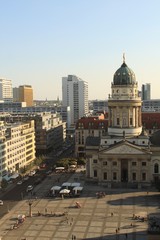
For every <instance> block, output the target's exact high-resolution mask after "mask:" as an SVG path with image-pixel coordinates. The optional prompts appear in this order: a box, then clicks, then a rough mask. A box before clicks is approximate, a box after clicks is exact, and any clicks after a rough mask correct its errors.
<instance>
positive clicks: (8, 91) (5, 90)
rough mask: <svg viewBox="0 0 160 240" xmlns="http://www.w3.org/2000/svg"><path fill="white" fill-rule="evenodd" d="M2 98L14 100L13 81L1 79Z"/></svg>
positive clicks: (2, 99)
mask: <svg viewBox="0 0 160 240" xmlns="http://www.w3.org/2000/svg"><path fill="white" fill-rule="evenodd" d="M0 100H1V101H4V102H12V101H13V90H12V81H11V80H8V79H0Z"/></svg>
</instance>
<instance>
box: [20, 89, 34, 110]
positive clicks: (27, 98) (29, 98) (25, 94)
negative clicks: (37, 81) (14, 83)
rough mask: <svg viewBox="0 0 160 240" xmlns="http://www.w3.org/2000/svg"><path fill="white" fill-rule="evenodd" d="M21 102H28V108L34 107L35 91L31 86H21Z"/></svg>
mask: <svg viewBox="0 0 160 240" xmlns="http://www.w3.org/2000/svg"><path fill="white" fill-rule="evenodd" d="M19 101H20V102H26V106H27V107H31V106H33V89H32V86H30V85H23V86H19Z"/></svg>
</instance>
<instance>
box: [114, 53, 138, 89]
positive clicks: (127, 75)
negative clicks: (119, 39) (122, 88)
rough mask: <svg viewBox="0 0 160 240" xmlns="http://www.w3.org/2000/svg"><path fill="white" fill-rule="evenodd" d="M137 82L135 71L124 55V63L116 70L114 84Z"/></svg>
mask: <svg viewBox="0 0 160 240" xmlns="http://www.w3.org/2000/svg"><path fill="white" fill-rule="evenodd" d="M135 83H136V77H135V74H134V72H133V71H132V70H131V69H130V68H129V67H128V66H127V64H126V63H125V58H124V57H123V64H122V65H121V67H120V68H119V69H118V70H117V71H116V72H115V74H114V77H113V84H114V85H132V84H135Z"/></svg>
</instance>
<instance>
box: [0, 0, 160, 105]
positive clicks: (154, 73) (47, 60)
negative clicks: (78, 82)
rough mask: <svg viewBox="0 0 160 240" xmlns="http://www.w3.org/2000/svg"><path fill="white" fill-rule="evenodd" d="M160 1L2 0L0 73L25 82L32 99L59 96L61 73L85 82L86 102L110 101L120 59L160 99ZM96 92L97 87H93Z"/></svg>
mask: <svg viewBox="0 0 160 240" xmlns="http://www.w3.org/2000/svg"><path fill="white" fill-rule="evenodd" d="M159 7H160V2H159V1H158V0H154V2H150V1H144V0H142V1H140V2H139V1H137V0H135V1H134V2H128V1H127V0H124V1H123V3H122V2H121V1H116V0H114V1H112V2H110V1H106V0H100V1H99V0H88V1H84V0H83V1H80V0H78V1H74V0H68V1H65V0H61V1H58V0H55V1H51V0H47V1H45V2H44V1H41V0H35V1H31V0H29V1H27V2H22V1H20V0H15V1H14V2H11V1H5V2H1V10H2V11H1V21H0V27H1V33H2V37H1V41H0V42H1V44H0V51H1V60H0V66H1V68H0V69H1V70H0V77H1V78H5V79H11V80H12V86H13V87H18V86H19V85H25V84H27V85H28V84H29V85H31V86H32V87H33V93H34V96H33V97H34V99H35V100H45V99H46V98H47V99H48V100H52V99H56V98H57V97H59V98H60V99H62V77H64V76H67V75H76V76H77V77H79V78H81V79H82V80H84V81H86V82H88V94H89V100H92V99H108V94H110V86H111V82H112V81H113V74H114V73H115V71H116V70H117V69H118V68H119V67H120V66H121V64H122V62H123V53H125V60H126V64H127V65H128V67H129V68H131V69H132V70H133V72H134V73H135V75H136V80H137V81H138V86H139V87H138V89H139V90H141V86H142V84H145V83H150V84H151V98H152V99H156V98H160V96H159V89H158V85H157V83H158V81H159V78H160V73H159V62H160V61H159V60H160V50H159V48H157V46H158V44H159V41H160V31H159V23H160V16H159ZM95 90H96V91H95Z"/></svg>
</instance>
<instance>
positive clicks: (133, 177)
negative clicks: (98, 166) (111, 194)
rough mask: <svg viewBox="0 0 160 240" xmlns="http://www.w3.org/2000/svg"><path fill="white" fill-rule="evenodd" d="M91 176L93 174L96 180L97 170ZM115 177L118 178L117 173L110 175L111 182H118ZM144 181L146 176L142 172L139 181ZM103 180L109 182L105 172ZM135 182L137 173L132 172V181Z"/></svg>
mask: <svg viewBox="0 0 160 240" xmlns="http://www.w3.org/2000/svg"><path fill="white" fill-rule="evenodd" d="M93 174H94V177H95V178H96V177H97V170H94V172H93ZM117 176H118V174H117V172H113V173H112V180H113V181H116V180H118V178H117ZM146 179H147V174H146V173H145V172H143V173H142V174H141V180H142V181H146ZM103 180H110V179H108V173H107V172H104V173H103ZM137 180H138V179H137V173H136V172H133V173H132V181H137Z"/></svg>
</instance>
